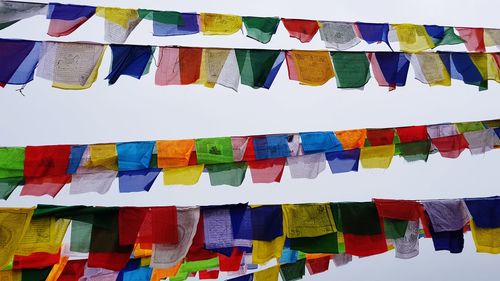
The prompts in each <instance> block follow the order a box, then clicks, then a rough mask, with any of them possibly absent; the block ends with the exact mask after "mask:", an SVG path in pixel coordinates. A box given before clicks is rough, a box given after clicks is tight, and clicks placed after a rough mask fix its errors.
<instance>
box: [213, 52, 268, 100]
mask: <svg viewBox="0 0 500 281" xmlns="http://www.w3.org/2000/svg"><path fill="white" fill-rule="evenodd" d="M212 50H213V49H212ZM210 53H212V54H213V53H214V52H213V51H210V52H209V54H210ZM219 57H220V54H219ZM208 58H209V60H208V63H207V68H214V69H216V67H214V65H215V66H216V65H217V64H218V63H214V60H211V59H210V56H208ZM216 60H219V61H220V60H221V58H219V59H216ZM214 69H210V70H207V73H208V82H210V83H217V84H219V85H221V86H224V87H226V88H230V89H233V90H234V91H238V86H239V84H240V69H239V66H238V59H237V58H236V52H235V50H229V53H228V54H227V57H226V60H225V62H224V65H223V66H222V68H221V69H220V72H219V73H218V74H217V80H216V81H215V82H214V81H213V80H212V79H213V78H214V76H215V75H214V72H215V73H216V71H214ZM269 77H271V76H269Z"/></svg>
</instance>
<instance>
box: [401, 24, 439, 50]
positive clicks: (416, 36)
mask: <svg viewBox="0 0 500 281" xmlns="http://www.w3.org/2000/svg"><path fill="white" fill-rule="evenodd" d="M391 26H392V28H393V29H394V30H395V31H396V34H397V37H398V40H399V46H400V49H401V51H403V52H407V53H417V52H421V51H425V50H428V49H432V48H434V47H435V45H434V42H433V41H432V39H431V37H430V36H429V34H427V30H426V29H425V27H424V26H423V25H414V24H392V25H391Z"/></svg>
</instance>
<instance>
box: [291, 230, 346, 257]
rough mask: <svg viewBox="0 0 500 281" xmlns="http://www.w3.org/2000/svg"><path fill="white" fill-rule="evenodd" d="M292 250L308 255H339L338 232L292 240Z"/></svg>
mask: <svg viewBox="0 0 500 281" xmlns="http://www.w3.org/2000/svg"><path fill="white" fill-rule="evenodd" d="M290 249H292V250H296V251H301V252H304V253H308V254H321V253H322V254H338V253H339V245H338V237H337V232H333V233H329V234H325V235H322V236H318V237H300V238H291V239H290Z"/></svg>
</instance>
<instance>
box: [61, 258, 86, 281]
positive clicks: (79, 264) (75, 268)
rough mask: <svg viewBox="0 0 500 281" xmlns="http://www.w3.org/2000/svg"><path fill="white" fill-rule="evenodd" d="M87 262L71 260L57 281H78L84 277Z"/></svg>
mask: <svg viewBox="0 0 500 281" xmlns="http://www.w3.org/2000/svg"><path fill="white" fill-rule="evenodd" d="M86 263H87V260H70V261H68V262H67V263H66V266H65V267H64V269H63V272H62V273H61V275H60V276H59V278H58V279H57V281H78V280H79V279H80V277H82V276H83V272H84V270H85V264H86Z"/></svg>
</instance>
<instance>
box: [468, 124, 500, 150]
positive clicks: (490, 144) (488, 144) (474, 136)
mask: <svg viewBox="0 0 500 281" xmlns="http://www.w3.org/2000/svg"><path fill="white" fill-rule="evenodd" d="M464 137H465V139H466V140H467V143H469V150H470V152H471V154H472V155H476V154H484V153H485V152H487V151H490V150H492V149H494V148H495V145H500V138H499V137H498V136H497V135H496V134H495V131H494V130H493V129H486V130H481V131H474V132H465V133H464Z"/></svg>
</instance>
